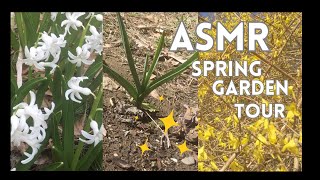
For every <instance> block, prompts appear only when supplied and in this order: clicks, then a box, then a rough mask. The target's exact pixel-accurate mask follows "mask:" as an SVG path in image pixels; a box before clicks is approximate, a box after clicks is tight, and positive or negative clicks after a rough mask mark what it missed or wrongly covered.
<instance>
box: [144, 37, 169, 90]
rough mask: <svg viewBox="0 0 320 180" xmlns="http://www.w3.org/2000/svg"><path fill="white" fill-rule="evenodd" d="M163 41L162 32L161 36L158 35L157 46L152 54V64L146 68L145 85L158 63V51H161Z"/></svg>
mask: <svg viewBox="0 0 320 180" xmlns="http://www.w3.org/2000/svg"><path fill="white" fill-rule="evenodd" d="M163 42H164V33H162V35H161V37H160V41H159V43H158V47H157V50H156V52H155V54H154V56H153V61H152V64H151V66H150V69H149V70H148V72H147V77H146V84H145V86H146V85H148V83H149V80H150V77H151V75H152V73H153V71H154V69H155V67H156V65H157V63H158V60H159V56H160V53H161V50H162V47H163Z"/></svg>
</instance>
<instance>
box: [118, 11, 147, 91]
mask: <svg viewBox="0 0 320 180" xmlns="http://www.w3.org/2000/svg"><path fill="white" fill-rule="evenodd" d="M117 17H118V22H119V29H120V32H121V38H122V43H123V47H124V50H125V53H126V57H127V59H128V64H129V67H130V71H131V74H132V77H133V80H134V83H135V85H136V87H137V89H138V92H140V90H141V84H140V81H139V76H138V74H137V71H136V67H135V65H134V64H135V62H134V59H133V57H132V53H131V49H130V44H129V40H128V35H127V32H126V29H125V26H124V24H123V21H122V18H121V15H120V13H117Z"/></svg>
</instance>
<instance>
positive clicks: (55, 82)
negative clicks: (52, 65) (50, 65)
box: [50, 67, 64, 112]
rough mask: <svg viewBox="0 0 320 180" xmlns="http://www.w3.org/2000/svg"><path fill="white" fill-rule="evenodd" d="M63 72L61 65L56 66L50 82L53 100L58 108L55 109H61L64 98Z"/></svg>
mask: <svg viewBox="0 0 320 180" xmlns="http://www.w3.org/2000/svg"><path fill="white" fill-rule="evenodd" d="M61 83H62V73H61V69H60V67H56V70H55V71H54V74H53V79H52V81H51V83H50V90H51V92H52V97H53V101H54V102H55V105H56V108H55V111H56V112H57V111H60V110H61V108H62V107H61V105H62V101H63V98H64V95H63V93H62V86H61Z"/></svg>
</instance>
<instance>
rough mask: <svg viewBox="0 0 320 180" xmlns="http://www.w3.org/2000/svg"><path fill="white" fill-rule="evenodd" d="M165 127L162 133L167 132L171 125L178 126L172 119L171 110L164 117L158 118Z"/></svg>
mask: <svg viewBox="0 0 320 180" xmlns="http://www.w3.org/2000/svg"><path fill="white" fill-rule="evenodd" d="M159 119H160V120H161V121H162V122H163V124H164V127H165V130H164V133H168V129H169V128H171V127H172V126H179V124H177V123H176V122H175V121H174V119H173V110H172V111H171V112H170V114H169V115H168V116H167V117H165V118H159Z"/></svg>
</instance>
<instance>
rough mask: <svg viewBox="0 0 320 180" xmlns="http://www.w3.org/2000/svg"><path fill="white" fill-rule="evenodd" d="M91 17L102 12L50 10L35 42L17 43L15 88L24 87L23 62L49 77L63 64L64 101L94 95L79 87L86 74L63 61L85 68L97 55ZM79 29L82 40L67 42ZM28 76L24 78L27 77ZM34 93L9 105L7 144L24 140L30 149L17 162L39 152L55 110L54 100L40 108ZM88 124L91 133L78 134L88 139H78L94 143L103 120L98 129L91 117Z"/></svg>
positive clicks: (99, 18) (99, 39) (99, 46)
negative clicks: (48, 25)
mask: <svg viewBox="0 0 320 180" xmlns="http://www.w3.org/2000/svg"><path fill="white" fill-rule="evenodd" d="M85 14H87V16H86V17H85V18H84V19H89V18H90V20H89V21H88V23H87V25H85V26H84V24H83V22H82V21H83V20H79V19H80V18H81V17H82V16H83V17H84V15H85ZM94 17H95V19H96V20H97V21H100V22H101V21H102V20H103V16H102V15H101V14H95V13H93V12H89V13H84V12H65V13H60V15H59V13H58V12H52V13H51V17H49V19H50V20H51V22H50V23H51V24H52V26H51V28H48V30H47V31H41V32H39V36H38V39H37V40H36V42H32V43H34V44H33V46H31V47H30V44H29V46H28V45H27V44H26V43H25V46H24V47H20V54H19V57H18V58H17V59H18V60H17V63H16V72H17V75H16V77H17V78H16V79H17V81H16V84H17V87H18V89H19V88H22V87H24V82H23V78H22V68H23V65H26V66H29V67H30V68H31V70H36V72H44V71H46V70H48V72H49V74H50V75H52V76H51V77H53V74H55V71H56V69H57V67H60V66H59V65H62V66H65V67H64V72H66V73H68V72H71V73H70V74H71V76H66V75H63V76H62V77H63V78H67V79H66V81H63V82H64V83H65V84H66V87H67V88H68V89H65V90H64V91H63V92H62V93H64V96H63V98H65V100H66V101H73V102H75V103H76V104H77V103H79V104H80V103H82V100H83V97H82V96H81V95H84V96H88V95H92V96H93V97H94V99H95V98H96V96H95V94H94V93H93V92H92V91H91V90H90V88H88V87H83V86H84V85H81V84H80V83H81V82H83V81H84V80H88V79H89V78H88V77H87V76H84V75H83V73H78V71H77V73H75V72H74V70H72V68H71V69H66V68H70V67H71V66H68V65H66V64H68V63H69V64H72V65H73V66H75V67H76V68H83V67H84V66H86V67H87V68H88V67H89V66H90V65H92V64H93V63H94V62H95V59H94V58H92V57H95V55H94V54H98V55H101V53H102V50H103V49H102V48H103V46H102V43H103V38H102V32H98V30H97V28H96V27H95V26H94V25H91V24H90V22H92V21H91V19H93V18H94ZM59 18H60V19H61V18H62V20H60V22H61V24H60V23H59V24H57V23H56V21H57V19H59ZM82 19H83V18H82ZM17 23H18V22H17ZM55 26H59V27H60V29H61V30H63V31H58V30H54V27H55ZM56 29H58V28H56ZM79 29H82V31H83V32H84V36H83V37H82V38H81V39H83V42H84V43H81V40H80V43H79V44H78V46H76V47H74V46H71V44H72V43H71V42H69V41H70V39H71V38H70V37H69V36H72V35H73V34H74V33H77V31H78V30H79ZM58 32H59V33H58ZM78 34H79V33H78ZM19 38H21V37H19ZM20 45H21V46H22V45H23V43H20ZM64 52H65V53H64ZM73 52H75V53H73ZM66 56H67V57H66ZM30 68H29V70H30ZM49 70H50V71H49ZM80 72H81V71H80ZM75 74H76V76H75ZM46 76H47V71H46ZM29 78H30V77H29ZM29 78H28V81H30V80H29ZM51 91H52V89H51ZM38 93H40V92H39V91H37V90H36V89H34V90H30V91H29V94H30V103H29V104H27V103H25V102H23V101H22V102H21V101H20V102H18V103H17V105H15V106H14V107H13V108H12V116H11V145H12V146H16V147H19V146H20V145H21V144H27V145H28V146H29V147H31V150H32V152H31V153H28V152H24V155H25V156H26V157H27V158H26V159H24V160H22V161H21V164H27V163H29V162H30V161H32V160H33V159H34V157H35V155H36V154H37V153H38V152H39V149H40V147H41V146H42V143H43V141H44V139H45V138H46V135H47V129H48V128H50V127H48V126H49V123H48V122H49V121H51V117H52V116H51V114H55V113H56V112H57V111H55V108H57V107H56V103H55V102H51V108H47V107H44V108H40V107H39V103H36V102H37V99H36V97H38ZM41 93H43V92H41ZM40 97H41V96H40ZM40 101H41V100H40ZM40 104H41V103H40ZM90 127H91V128H92V130H93V135H91V134H89V133H88V132H86V131H84V130H83V131H82V132H81V134H82V135H83V137H85V138H87V139H88V140H83V139H81V138H79V140H80V141H82V142H84V143H86V144H93V143H94V146H96V145H97V144H98V143H99V142H100V141H101V140H102V137H103V134H105V129H104V127H103V124H102V125H101V128H100V129H99V128H98V123H97V122H96V121H94V120H92V118H91V121H90ZM14 169H15V168H14Z"/></svg>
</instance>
